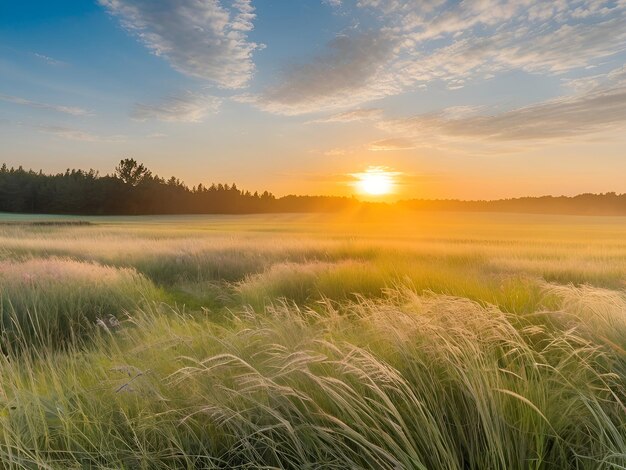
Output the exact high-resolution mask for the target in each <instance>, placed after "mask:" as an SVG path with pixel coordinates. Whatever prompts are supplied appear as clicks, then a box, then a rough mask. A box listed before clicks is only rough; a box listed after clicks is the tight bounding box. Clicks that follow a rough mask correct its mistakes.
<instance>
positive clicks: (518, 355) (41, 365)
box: [0, 215, 626, 469]
mask: <svg viewBox="0 0 626 470" xmlns="http://www.w3.org/2000/svg"><path fill="white" fill-rule="evenodd" d="M475 217H476V218H475V219H473V218H472V217H470V216H468V215H464V216H460V217H459V218H458V219H438V218H436V217H433V218H432V219H428V218H426V219H424V220H423V221H421V222H422V223H421V224H420V223H417V222H416V221H407V222H406V223H402V224H396V225H393V223H392V222H390V224H391V225H389V226H381V225H380V224H377V223H369V222H368V223H361V222H359V223H355V224H352V223H346V222H345V221H333V222H332V223H328V224H322V223H320V220H319V219H315V218H311V217H307V218H303V217H299V216H289V217H285V218H281V217H279V216H272V217H271V218H268V219H267V220H265V221H264V220H263V219H252V220H250V219H248V218H240V219H237V218H224V219H220V218H209V219H206V220H207V222H203V221H202V220H204V219H201V218H197V219H193V220H192V221H190V222H188V223H187V224H181V223H180V222H181V219H180V218H177V219H175V220H174V222H175V224H172V223H170V222H167V223H166V222H163V223H160V222H159V220H160V219H158V220H154V221H146V222H142V223H140V224H139V223H125V224H124V223H119V224H111V225H93V226H85V227H72V228H69V227H23V226H22V227H17V226H16V227H13V226H11V227H1V228H0V299H1V300H0V305H1V309H2V310H1V313H2V323H1V328H2V346H3V352H4V354H0V462H1V464H0V467H2V468H20V469H32V468H50V469H57V468H116V469H117V468H127V469H135V468H145V469H153V468H157V469H158V468H223V469H226V468H290V469H306V468H310V469H317V468H331V469H332V468H335V469H345V468H351V469H359V468H367V469H370V468H371V469H399V468H402V469H404V468H406V469H413V468H416V469H439V468H442V469H485V468H498V469H500V468H502V469H504V468H506V469H561V468H577V469H587V468H589V469H596V468H626V292H625V291H624V288H623V287H624V280H626V268H625V267H624V266H625V265H624V260H626V242H624V241H623V240H625V238H624V235H626V224H624V223H623V221H620V220H611V221H609V220H605V221H601V222H593V221H589V220H587V219H584V220H582V219H581V220H579V219H578V218H574V219H559V220H558V221H557V222H558V223H557V222H555V221H554V220H552V219H546V218H533V217H530V218H528V219H524V218H523V217H521V216H516V217H521V218H515V219H513V218H510V217H507V216H500V218H497V217H496V218H495V219H494V220H492V221H490V219H488V218H486V216H475ZM164 220H168V219H164ZM477 221H479V222H480V223H477Z"/></svg>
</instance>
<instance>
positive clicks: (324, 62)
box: [245, 31, 397, 114]
mask: <svg viewBox="0 0 626 470" xmlns="http://www.w3.org/2000/svg"><path fill="white" fill-rule="evenodd" d="M394 45H395V39H393V38H392V37H391V36H389V35H388V34H387V33H386V32H383V31H376V32H374V31H371V32H367V33H361V34H356V35H340V36H337V37H336V38H335V39H333V40H332V41H331V42H330V43H329V44H328V46H327V49H326V51H325V53H324V54H322V55H319V56H316V57H313V58H312V59H311V60H309V61H305V62H300V63H297V64H293V65H290V66H289V67H287V68H286V69H285V70H284V72H283V74H282V75H281V77H280V78H279V79H278V81H277V83H275V84H274V85H272V86H270V87H268V88H266V89H265V90H264V91H263V92H262V93H261V94H259V95H255V96H248V97H246V98H245V99H246V100H247V101H249V102H252V103H254V104H256V105H257V106H259V107H261V108H262V109H265V110H268V111H271V112H276V113H281V114H303V113H307V112H312V111H319V110H324V109H335V108H338V107H342V106H344V107H345V106H351V105H353V104H355V103H359V102H364V101H369V100H372V99H375V98H380V97H383V96H386V95H389V94H391V93H393V92H395V91H397V83H395V82H394V80H393V75H391V74H389V71H388V69H387V68H386V64H388V62H389V61H390V60H391V59H393V57H394ZM392 90H393V91H392Z"/></svg>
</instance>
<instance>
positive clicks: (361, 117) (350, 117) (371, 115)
mask: <svg viewBox="0 0 626 470" xmlns="http://www.w3.org/2000/svg"><path fill="white" fill-rule="evenodd" d="M382 116H383V110H382V109H381V108H362V109H353V110H350V111H344V112H341V113H335V114H331V115H330V116H327V117H324V118H320V119H316V120H314V121H311V122H313V123H326V122H355V121H372V120H378V119H380V118H381V117H382Z"/></svg>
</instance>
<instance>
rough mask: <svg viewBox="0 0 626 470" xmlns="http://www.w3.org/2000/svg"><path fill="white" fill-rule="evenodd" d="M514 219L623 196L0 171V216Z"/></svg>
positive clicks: (609, 203) (611, 206) (132, 171)
mask: <svg viewBox="0 0 626 470" xmlns="http://www.w3.org/2000/svg"><path fill="white" fill-rule="evenodd" d="M390 207H394V208H399V209H408V210H411V211H456V212H518V213H536V214H581V215H626V194H616V193H614V192H611V193H605V194H580V195H578V196H573V197H567V196H558V197H554V196H543V197H522V198H513V199H500V200H495V201H484V200H479V201H462V200H456V199H454V200H453V199H448V200H428V199H419V200H418V199H413V200H407V201H400V202H397V203H395V204H385V203H371V202H360V201H359V200H357V199H356V198H353V197H336V196H294V195H289V196H284V197H280V198H276V197H275V196H274V195H273V194H272V193H270V192H268V191H264V192H262V193H258V192H254V193H251V192H250V191H244V190H241V189H239V188H238V187H237V185H236V184H234V183H233V184H230V185H229V184H222V183H219V184H212V185H210V186H204V185H202V184H199V185H197V186H193V187H191V188H190V187H188V186H187V185H185V184H184V183H183V182H182V181H180V180H179V179H178V178H176V177H174V176H172V177H171V178H169V179H164V178H161V177H159V176H158V175H155V174H153V173H152V172H151V171H150V170H149V169H148V168H146V167H145V165H143V164H141V163H138V162H137V161H135V160H134V159H132V158H126V159H123V160H121V161H120V163H119V165H118V166H117V167H116V168H115V171H114V172H113V173H112V174H107V175H104V176H100V175H99V173H98V172H97V171H95V170H69V169H68V170H66V171H65V172H63V173H57V174H46V173H43V172H42V171H38V172H37V171H33V170H25V169H24V168H22V167H18V168H9V167H7V165H6V164H4V165H2V166H1V167H0V212H20V213H33V214H75V215H141V214H145V215H151V214H154V215H156V214H254V213H279V212H340V211H355V210H359V211H381V210H384V211H386V210H388V209H389V208H390Z"/></svg>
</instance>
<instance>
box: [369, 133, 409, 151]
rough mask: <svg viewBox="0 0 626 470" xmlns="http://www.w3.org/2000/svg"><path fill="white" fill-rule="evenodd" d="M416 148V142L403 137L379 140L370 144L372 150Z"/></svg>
mask: <svg viewBox="0 0 626 470" xmlns="http://www.w3.org/2000/svg"><path fill="white" fill-rule="evenodd" d="M414 148H415V144H414V143H413V142H411V141H410V140H409V139H404V138H401V137H396V138H391V139H382V140H377V141H375V142H372V143H371V144H369V150H371V151H372V152H388V151H393V150H411V149H414Z"/></svg>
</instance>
